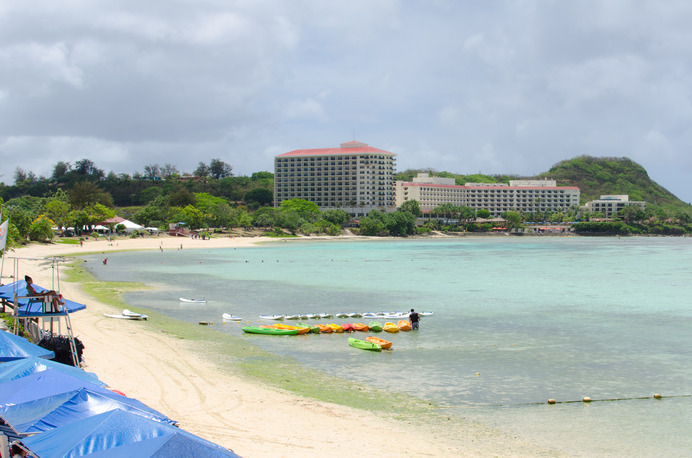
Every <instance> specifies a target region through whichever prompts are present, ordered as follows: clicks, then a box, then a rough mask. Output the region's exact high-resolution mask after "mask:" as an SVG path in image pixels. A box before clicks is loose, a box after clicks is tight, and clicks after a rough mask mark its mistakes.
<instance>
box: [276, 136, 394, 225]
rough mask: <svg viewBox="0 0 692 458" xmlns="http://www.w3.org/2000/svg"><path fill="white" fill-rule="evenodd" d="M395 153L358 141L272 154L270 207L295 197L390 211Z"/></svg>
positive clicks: (357, 210) (323, 205) (356, 210)
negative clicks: (272, 198)
mask: <svg viewBox="0 0 692 458" xmlns="http://www.w3.org/2000/svg"><path fill="white" fill-rule="evenodd" d="M395 158H396V154H394V153H390V152H388V151H384V150H381V149H378V148H373V147H372V146H368V145H366V144H365V143H361V142H356V141H352V142H346V143H342V144H341V145H340V146H339V148H321V149H299V150H295V151H290V152H288V153H284V154H280V155H278V156H276V157H275V158H274V206H276V207H278V206H279V205H280V204H281V202H282V201H284V200H290V199H295V198H298V199H305V200H307V201H310V202H314V203H316V204H317V205H318V206H319V207H320V210H328V209H335V208H341V209H343V210H346V211H347V212H349V213H351V214H356V215H366V214H367V213H368V212H369V211H370V210H372V209H378V210H381V211H393V210H394V209H395V206H394V165H395V160H396V159H395Z"/></svg>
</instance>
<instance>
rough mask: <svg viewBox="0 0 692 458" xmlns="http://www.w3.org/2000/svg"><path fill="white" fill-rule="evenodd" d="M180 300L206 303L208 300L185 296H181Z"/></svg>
mask: <svg viewBox="0 0 692 458" xmlns="http://www.w3.org/2000/svg"><path fill="white" fill-rule="evenodd" d="M180 302H191V303H193V304H205V303H206V302H207V300H206V299H186V298H184V297H181V298H180Z"/></svg>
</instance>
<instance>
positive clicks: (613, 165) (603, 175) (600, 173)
mask: <svg viewBox="0 0 692 458" xmlns="http://www.w3.org/2000/svg"><path fill="white" fill-rule="evenodd" d="M538 177H539V178H551V179H554V180H557V182H558V185H559V186H578V187H579V189H580V190H581V201H582V203H585V202H588V201H590V200H594V199H598V198H599V197H600V196H601V195H602V194H627V195H629V196H630V200H643V201H645V202H646V203H647V204H653V205H658V206H661V207H663V208H666V209H684V210H686V211H689V210H690V208H691V207H690V205H688V204H686V203H684V202H683V201H681V200H680V199H678V198H677V197H675V196H674V195H673V194H671V193H670V192H669V191H668V190H667V189H665V188H664V187H662V186H661V185H659V184H658V183H656V182H654V181H653V180H651V178H649V174H648V173H647V172H646V170H645V169H644V167H642V166H641V165H639V164H637V163H636V162H634V161H632V160H631V159H628V158H626V157H606V158H603V157H600V158H599V157H592V156H579V157H575V158H573V159H568V160H565V161H561V162H558V163H557V164H555V165H553V166H552V167H551V168H550V170H548V171H547V172H544V173H541V174H540V175H538Z"/></svg>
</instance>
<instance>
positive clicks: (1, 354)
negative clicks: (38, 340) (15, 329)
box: [0, 331, 55, 361]
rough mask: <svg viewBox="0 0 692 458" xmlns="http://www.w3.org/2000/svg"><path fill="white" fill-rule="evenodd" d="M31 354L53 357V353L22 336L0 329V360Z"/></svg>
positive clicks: (9, 359)
mask: <svg viewBox="0 0 692 458" xmlns="http://www.w3.org/2000/svg"><path fill="white" fill-rule="evenodd" d="M31 356H38V357H40V358H45V359H51V358H55V353H53V352H52V351H50V350H46V349H45V348H43V347H39V346H38V345H35V344H32V343H31V342H29V341H28V340H26V339H25V338H24V337H20V336H16V335H14V334H12V333H11V332H5V331H0V361H14V360H17V359H22V358H29V357H31Z"/></svg>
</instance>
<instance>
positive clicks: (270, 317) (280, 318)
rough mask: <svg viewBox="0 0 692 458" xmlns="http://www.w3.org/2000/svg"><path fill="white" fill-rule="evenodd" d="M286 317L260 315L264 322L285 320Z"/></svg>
mask: <svg viewBox="0 0 692 458" xmlns="http://www.w3.org/2000/svg"><path fill="white" fill-rule="evenodd" d="M284 318H286V315H260V319H262V320H283V319H284Z"/></svg>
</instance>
